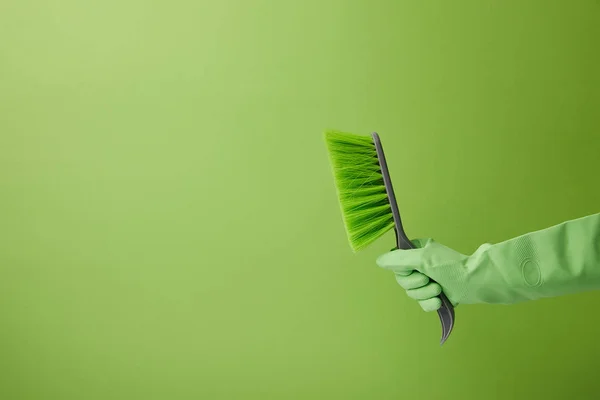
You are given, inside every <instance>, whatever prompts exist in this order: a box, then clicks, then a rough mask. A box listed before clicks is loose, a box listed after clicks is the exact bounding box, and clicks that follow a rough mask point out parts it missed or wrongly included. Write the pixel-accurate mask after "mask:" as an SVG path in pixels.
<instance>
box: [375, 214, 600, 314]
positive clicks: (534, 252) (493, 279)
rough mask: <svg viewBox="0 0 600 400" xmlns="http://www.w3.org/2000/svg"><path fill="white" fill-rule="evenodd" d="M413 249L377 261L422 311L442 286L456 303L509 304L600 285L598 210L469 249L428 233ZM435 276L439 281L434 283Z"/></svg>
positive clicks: (435, 303)
mask: <svg viewBox="0 0 600 400" xmlns="http://www.w3.org/2000/svg"><path fill="white" fill-rule="evenodd" d="M414 244H415V245H416V246H417V248H416V249H413V250H394V251H391V252H389V253H386V254H384V255H382V256H381V257H379V258H378V259H377V264H378V265H379V266H380V267H382V268H386V269H389V270H392V271H394V273H395V274H396V280H397V281H398V283H399V284H400V286H402V287H403V288H404V289H405V290H406V293H407V294H408V295H409V296H410V297H411V298H413V299H415V300H417V301H418V302H419V304H420V305H421V307H422V308H423V309H424V310H425V311H435V310H437V309H439V308H440V306H441V302H440V300H439V298H437V297H436V296H438V295H439V294H440V292H441V291H442V290H443V291H444V293H445V294H446V296H447V297H448V299H449V300H450V301H451V302H452V304H454V305H455V306H456V305H458V304H476V303H495V304H511V303H517V302H522V301H527V300H536V299H539V298H543V297H555V296H562V295H566V294H571V293H578V292H584V291H589V290H596V289H600V214H594V215H590V216H587V217H584V218H579V219H575V220H571V221H567V222H564V223H562V224H559V225H556V226H553V227H551V228H548V229H544V230H540V231H536V232H531V233H528V234H526V235H523V236H519V237H517V238H514V239H510V240H507V241H505V242H501V243H497V244H484V245H482V246H480V247H479V248H478V249H477V251H475V252H474V253H473V254H472V255H470V256H468V255H464V254H461V253H459V252H457V251H454V250H452V249H450V248H448V247H446V246H444V245H442V244H440V243H437V242H435V241H434V240H432V239H425V240H416V241H414ZM430 280H433V281H435V282H437V283H433V282H431V281H430Z"/></svg>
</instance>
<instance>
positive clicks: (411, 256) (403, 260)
mask: <svg viewBox="0 0 600 400" xmlns="http://www.w3.org/2000/svg"><path fill="white" fill-rule="evenodd" d="M422 252H423V250H422V249H413V250H395V251H390V252H389V253H385V254H383V255H382V256H380V257H379V258H378V259H377V265H378V266H380V267H381V268H385V269H389V270H392V271H394V272H396V273H399V274H404V275H410V274H411V273H412V271H413V270H418V269H419V265H420V264H421V255H422Z"/></svg>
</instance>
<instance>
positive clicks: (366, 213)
mask: <svg viewBox="0 0 600 400" xmlns="http://www.w3.org/2000/svg"><path fill="white" fill-rule="evenodd" d="M325 142H326V144H327V149H328V150H329V158H330V159H331V165H332V168H333V175H334V181H335V186H336V189H337V194H338V199H339V201H340V207H341V209H342V216H343V219H344V225H345V226H346V233H347V234H348V241H349V242H350V247H352V249H353V250H354V251H358V250H361V249H362V248H364V247H366V246H368V245H369V244H370V243H372V242H373V241H375V240H376V239H377V238H379V237H381V236H382V235H383V234H384V233H386V232H387V231H389V230H390V229H392V228H393V227H394V219H393V216H392V210H391V208H390V203H389V200H388V196H387V193H386V191H385V185H384V183H383V176H382V175H381V169H380V167H379V161H378V159H377V151H376V150H375V144H374V143H373V139H372V138H371V137H370V136H361V135H355V134H352V133H345V132H339V131H327V132H325Z"/></svg>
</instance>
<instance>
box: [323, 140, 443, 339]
mask: <svg viewBox="0 0 600 400" xmlns="http://www.w3.org/2000/svg"><path fill="white" fill-rule="evenodd" d="M325 143H326V144H327V149H328V151H329V157H330V160H331V165H332V167H333V175H334V181H335V186H336V191H337V194H338V200H339V203H340V208H341V210H342V217H343V220H344V225H345V227H346V234H347V236H348V241H349V242H350V247H351V248H352V250H353V251H355V252H357V251H359V250H362V249H364V248H365V247H367V246H368V245H369V244H371V243H372V242H374V241H375V240H377V239H378V238H380V237H381V236H383V235H384V234H385V233H386V232H388V231H389V230H391V229H392V228H393V229H394V231H395V233H396V246H397V249H401V250H408V249H414V248H415V245H414V244H413V243H412V242H411V241H410V240H409V239H408V237H407V236H406V233H405V232H404V228H403V227H402V220H401V219H400V212H399V210H398V204H397V202H396V196H395V194H394V188H393V187H392V181H391V179H390V174H389V170H388V166H387V162H386V159H385V154H384V152H383V147H382V145H381V140H380V139H379V135H378V134H377V133H375V132H374V133H372V134H371V136H364V135H355V134H352V133H346V132H339V131H333V130H330V131H327V132H325ZM440 299H441V301H442V306H441V308H440V309H439V310H438V316H439V318H440V322H441V324H442V339H441V343H442V344H443V343H444V342H445V341H446V340H447V339H448V337H449V336H450V333H451V332H452V328H453V327H454V307H453V306H452V303H450V301H449V300H448V298H447V297H446V295H445V294H444V293H442V294H440Z"/></svg>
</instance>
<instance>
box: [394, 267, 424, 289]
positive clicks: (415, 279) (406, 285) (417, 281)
mask: <svg viewBox="0 0 600 400" xmlns="http://www.w3.org/2000/svg"><path fill="white" fill-rule="evenodd" d="M396 281H397V282H398V284H399V285H400V286H402V288H403V289H405V290H410V289H418V288H420V287H423V286H425V285H427V284H428V283H429V277H428V276H427V275H424V274H422V273H420V272H417V271H414V272H413V273H412V274H410V275H401V274H396Z"/></svg>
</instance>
